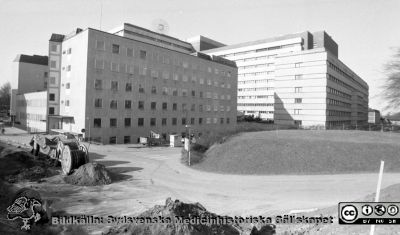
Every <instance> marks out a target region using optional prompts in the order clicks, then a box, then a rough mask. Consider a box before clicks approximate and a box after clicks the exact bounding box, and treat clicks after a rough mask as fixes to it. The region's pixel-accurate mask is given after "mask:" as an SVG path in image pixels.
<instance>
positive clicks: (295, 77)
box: [294, 74, 303, 80]
mask: <svg viewBox="0 0 400 235" xmlns="http://www.w3.org/2000/svg"><path fill="white" fill-rule="evenodd" d="M302 78H303V75H302V74H297V75H294V79H295V80H299V79H302Z"/></svg>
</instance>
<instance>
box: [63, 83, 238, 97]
mask: <svg viewBox="0 0 400 235" xmlns="http://www.w3.org/2000/svg"><path fill="white" fill-rule="evenodd" d="M68 88H69V86H68ZM94 88H95V89H96V90H102V89H103V80H100V79H96V80H95V81H94ZM110 89H111V90H112V91H118V89H119V83H118V82H117V81H111V86H110ZM125 91H126V92H132V91H133V87H132V83H130V82H127V83H125ZM138 92H139V93H146V92H145V88H144V87H143V86H142V85H141V84H139V86H138ZM157 93H158V89H157V86H152V87H151V94H157ZM161 93H162V94H163V95H172V96H183V97H188V96H189V95H190V96H192V97H196V90H190V93H189V90H188V89H180V88H170V87H162V91H161ZM198 97H199V98H209V99H221V100H225V99H226V100H230V99H231V95H230V94H227V95H224V94H222V95H221V96H219V95H218V93H216V92H214V93H212V92H210V91H207V92H205V95H204V92H203V91H199V92H198Z"/></svg>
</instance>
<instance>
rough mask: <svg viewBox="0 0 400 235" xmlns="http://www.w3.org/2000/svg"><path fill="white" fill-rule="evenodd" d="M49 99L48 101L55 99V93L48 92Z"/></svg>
mask: <svg viewBox="0 0 400 235" xmlns="http://www.w3.org/2000/svg"><path fill="white" fill-rule="evenodd" d="M49 100H50V101H55V100H56V95H55V94H54V93H50V94H49Z"/></svg>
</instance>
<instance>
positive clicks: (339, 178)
mask: <svg viewBox="0 0 400 235" xmlns="http://www.w3.org/2000/svg"><path fill="white" fill-rule="evenodd" d="M89 151H90V159H91V161H94V162H98V163H101V164H103V165H105V166H107V168H108V169H109V170H110V171H111V172H113V173H115V174H116V175H117V176H118V180H117V182H114V183H112V184H111V185H106V186H94V187H80V186H72V185H67V184H65V183H64V182H63V181H62V177H61V176H53V177H51V178H48V179H47V182H43V183H22V184H20V185H18V186H21V187H22V186H28V187H33V188H36V189H37V190H38V191H39V192H40V193H41V195H42V197H43V198H45V199H48V200H50V201H51V207H52V209H53V211H58V212H59V213H60V212H61V213H62V212H65V213H68V214H74V215H81V214H86V215H98V216H108V215H115V216H121V215H127V216H128V215H136V214H138V213H140V212H142V211H144V210H146V209H148V208H150V207H152V206H154V205H156V204H164V202H165V199H166V198H167V197H171V198H172V199H180V200H181V201H185V202H200V203H201V204H202V205H204V206H205V207H206V208H207V210H209V211H211V212H214V213H217V214H224V215H236V216H239V215H242V216H245V215H253V216H256V215H268V216H272V215H274V214H275V213H282V212H289V211H290V210H293V209H310V208H324V207H328V206H332V205H336V204H337V203H338V202H340V201H352V200H355V199H358V198H361V197H364V196H365V195H367V194H369V193H373V192H374V191H375V187H376V183H377V174H342V175H312V176H308V175H302V176H296V175H276V176H243V175H222V174H214V173H207V172H201V171H197V170H193V169H191V168H189V167H187V166H184V165H182V164H181V163H180V162H179V158H180V151H181V150H180V149H179V148H169V147H157V148H137V146H134V145H113V146H110V145H108V146H98V145H91V146H90V150H89ZM395 183H400V174H399V173H396V174H389V173H387V174H384V177H383V182H382V187H386V186H389V185H392V184H395Z"/></svg>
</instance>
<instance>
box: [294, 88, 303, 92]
mask: <svg viewBox="0 0 400 235" xmlns="http://www.w3.org/2000/svg"><path fill="white" fill-rule="evenodd" d="M302 90H303V88H302V87H295V88H294V92H295V93H300V92H302Z"/></svg>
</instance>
